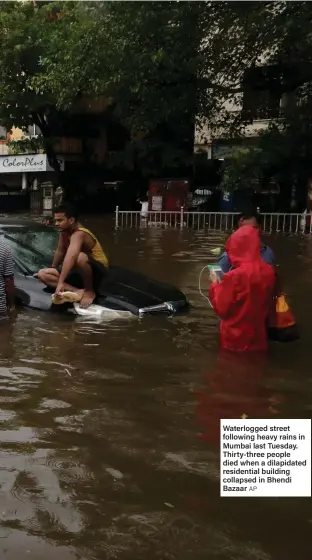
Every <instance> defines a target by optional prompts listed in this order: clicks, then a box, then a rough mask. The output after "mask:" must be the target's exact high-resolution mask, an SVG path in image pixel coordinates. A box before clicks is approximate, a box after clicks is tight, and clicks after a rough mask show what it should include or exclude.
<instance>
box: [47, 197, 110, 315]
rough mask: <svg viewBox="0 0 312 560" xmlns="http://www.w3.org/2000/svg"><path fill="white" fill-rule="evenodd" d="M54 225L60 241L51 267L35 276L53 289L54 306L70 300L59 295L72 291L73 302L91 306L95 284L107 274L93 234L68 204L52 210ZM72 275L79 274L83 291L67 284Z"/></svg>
mask: <svg viewBox="0 0 312 560" xmlns="http://www.w3.org/2000/svg"><path fill="white" fill-rule="evenodd" d="M54 222H55V226H56V228H57V229H58V231H59V232H60V238H59V243H58V246H57V249H56V251H55V253H54V259H53V263H52V267H51V268H44V269H42V270H40V271H39V272H38V274H37V276H38V278H39V280H41V282H43V284H46V286H50V287H52V288H56V289H55V298H56V299H55V303H64V302H65V301H69V300H68V299H64V296H63V295H62V294H64V292H72V293H74V294H75V301H77V302H80V306H81V307H83V308H87V307H89V306H90V305H91V304H92V303H93V301H94V299H95V296H96V290H97V287H98V284H99V283H100V282H101V280H102V278H103V277H104V276H105V275H106V273H107V269H108V260H107V258H106V255H105V254H104V252H103V249H102V247H101V245H100V243H99V242H98V240H97V238H96V237H95V235H94V234H93V233H92V232H91V231H89V230H88V229H86V228H84V227H83V226H82V225H81V224H80V223H79V222H78V217H77V214H76V212H75V210H74V209H73V208H72V207H71V206H70V205H67V204H62V205H61V206H58V207H57V208H55V209H54ZM62 263H63V264H62ZM61 264H62V268H61V270H60V271H59V270H58V269H59V267H60V265H61ZM71 273H78V274H79V276H80V279H81V280H82V283H83V289H79V288H77V287H75V286H72V285H71V284H69V283H68V282H66V280H70V278H69V279H68V276H69V275H70V274H71ZM64 295H65V294H64Z"/></svg>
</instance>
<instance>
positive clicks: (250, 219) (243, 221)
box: [218, 208, 275, 273]
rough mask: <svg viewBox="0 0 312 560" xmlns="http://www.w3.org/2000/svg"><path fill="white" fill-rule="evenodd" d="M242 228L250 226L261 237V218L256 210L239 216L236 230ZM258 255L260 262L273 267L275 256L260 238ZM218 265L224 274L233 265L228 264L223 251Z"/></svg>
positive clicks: (227, 257)
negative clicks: (259, 255)
mask: <svg viewBox="0 0 312 560" xmlns="http://www.w3.org/2000/svg"><path fill="white" fill-rule="evenodd" d="M243 226H252V227H253V228H255V229H257V230H258V231H259V235H260V236H261V229H262V227H261V226H262V224H261V216H260V214H259V213H258V208H257V211H256V212H250V213H243V214H241V215H240V216H239V219H238V228H240V227H243ZM260 254H261V258H262V260H263V261H264V262H265V263H267V264H270V265H272V266H274V265H275V255H274V253H273V251H272V249H271V248H270V247H268V246H267V245H265V244H264V242H263V241H262V239H261V237H260ZM218 265H219V266H220V267H221V268H222V271H223V272H224V273H226V272H229V270H231V268H232V266H233V263H231V262H230V259H229V256H228V254H227V252H226V251H225V252H224V253H223V255H221V257H220V259H219V260H218Z"/></svg>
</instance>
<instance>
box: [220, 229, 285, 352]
mask: <svg viewBox="0 0 312 560" xmlns="http://www.w3.org/2000/svg"><path fill="white" fill-rule="evenodd" d="M226 251H227V253H228V255H229V259H230V262H231V264H232V266H233V267H234V268H233V270H230V272H227V273H226V274H225V275H224V276H223V278H222V281H221V282H220V283H214V284H211V286H210V288H209V298H210V301H211V303H212V306H213V308H214V310H215V312H216V314H217V315H218V316H219V317H220V318H221V325H220V336H221V347H222V348H224V349H226V350H230V351H234V352H244V351H246V350H254V351H262V350H266V349H267V346H268V341H267V326H266V321H267V318H268V315H269V312H270V310H271V307H272V302H273V296H274V288H275V272H274V269H273V268H272V266H270V265H269V264H266V263H265V262H264V261H263V260H262V258H261V255H260V236H259V232H258V230H256V229H255V228H253V227H252V226H243V227H241V228H239V229H238V230H237V231H235V232H234V233H233V234H232V235H231V237H230V238H229V239H228V241H227V244H226Z"/></svg>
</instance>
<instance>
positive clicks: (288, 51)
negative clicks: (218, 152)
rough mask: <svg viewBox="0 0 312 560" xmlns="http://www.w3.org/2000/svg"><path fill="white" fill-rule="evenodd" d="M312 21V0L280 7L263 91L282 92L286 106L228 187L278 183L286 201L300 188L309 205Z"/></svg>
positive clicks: (232, 170)
mask: <svg viewBox="0 0 312 560" xmlns="http://www.w3.org/2000/svg"><path fill="white" fill-rule="evenodd" d="M311 21H312V6H311V4H310V3H309V2H300V3H293V2H286V3H285V4H283V3H280V6H279V10H278V11H277V13H276V15H275V18H274V26H275V36H276V37H277V38H278V41H277V43H276V45H275V46H276V48H275V49H272V50H271V51H270V53H269V55H268V57H267V63H268V66H267V74H266V83H265V84H262V87H267V88H268V89H269V88H270V89H271V90H275V91H277V93H278V94H279V95H280V96H281V98H282V108H281V111H280V114H279V115H278V117H277V118H276V119H275V120H273V122H272V123H271V125H270V127H269V129H268V130H267V131H264V132H263V133H262V134H260V135H259V138H258V141H257V143H256V144H254V145H253V146H250V148H249V149H247V150H245V151H244V152H239V151H238V152H236V154H234V155H233V158H232V160H231V161H230V162H229V165H228V166H227V167H226V170H225V173H224V176H223V186H224V187H226V188H235V187H236V186H237V185H238V184H239V185H240V186H246V187H248V186H250V184H258V185H259V184H265V183H267V182H268V181H269V180H274V181H276V182H278V183H279V184H280V186H281V187H282V198H283V199H284V200H285V198H286V199H288V200H289V201H290V191H291V189H292V187H293V186H294V185H295V186H296V191H297V192H296V195H297V203H298V206H299V207H300V208H304V207H305V205H306V188H307V181H308V179H309V178H310V177H311V175H312V164H311V161H312V116H311V115H312V113H311V109H312V30H311ZM269 71H270V72H269Z"/></svg>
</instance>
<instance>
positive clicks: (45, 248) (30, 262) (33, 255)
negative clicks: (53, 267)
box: [0, 226, 59, 273]
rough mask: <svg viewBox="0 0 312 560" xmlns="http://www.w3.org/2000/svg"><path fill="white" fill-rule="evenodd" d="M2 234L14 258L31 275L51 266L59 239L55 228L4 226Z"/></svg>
mask: <svg viewBox="0 0 312 560" xmlns="http://www.w3.org/2000/svg"><path fill="white" fill-rule="evenodd" d="M0 233H2V234H4V238H5V240H6V242H7V243H8V244H9V246H10V248H11V251H12V253H13V256H14V258H15V259H16V260H17V261H19V263H20V264H21V265H22V266H24V267H25V268H27V269H28V270H29V272H30V273H34V272H37V271H38V270H40V269H41V268H45V267H47V266H49V265H50V264H51V262H52V259H53V253H54V251H55V249H56V247H57V244H58V239H59V234H58V232H57V231H56V230H54V229H53V228H48V227H43V228H42V229H41V228H33V229H32V228H31V227H26V226H25V227H10V226H2V227H1V232H0Z"/></svg>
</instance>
